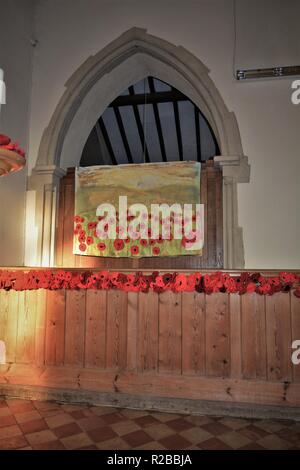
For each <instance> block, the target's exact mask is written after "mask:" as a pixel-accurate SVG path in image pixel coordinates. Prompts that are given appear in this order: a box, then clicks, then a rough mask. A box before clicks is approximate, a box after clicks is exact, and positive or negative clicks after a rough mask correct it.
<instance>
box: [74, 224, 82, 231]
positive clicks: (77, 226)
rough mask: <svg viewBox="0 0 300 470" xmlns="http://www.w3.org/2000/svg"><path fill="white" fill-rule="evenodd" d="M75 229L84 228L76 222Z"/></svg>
mask: <svg viewBox="0 0 300 470" xmlns="http://www.w3.org/2000/svg"><path fill="white" fill-rule="evenodd" d="M75 230H78V232H79V230H82V225H81V224H76V227H75Z"/></svg>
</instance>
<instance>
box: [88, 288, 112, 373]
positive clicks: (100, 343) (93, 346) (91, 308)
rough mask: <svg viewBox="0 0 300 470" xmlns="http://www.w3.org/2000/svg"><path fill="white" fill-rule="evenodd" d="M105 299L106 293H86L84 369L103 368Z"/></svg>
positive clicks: (90, 290)
mask: <svg viewBox="0 0 300 470" xmlns="http://www.w3.org/2000/svg"><path fill="white" fill-rule="evenodd" d="M106 297H107V292H106V291H101V290H94V289H88V290H87V291H86V331H85V367H98V368H102V369H103V368H104V367H105V353H106V306H107V303H106Z"/></svg>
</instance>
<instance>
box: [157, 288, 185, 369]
mask: <svg viewBox="0 0 300 470" xmlns="http://www.w3.org/2000/svg"><path fill="white" fill-rule="evenodd" d="M159 372H161V373H168V374H181V294H179V293H174V292H170V291H167V292H163V293H162V294H159Z"/></svg>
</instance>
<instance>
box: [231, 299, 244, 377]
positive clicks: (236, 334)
mask: <svg viewBox="0 0 300 470" xmlns="http://www.w3.org/2000/svg"><path fill="white" fill-rule="evenodd" d="M229 309H230V376H231V377H236V378H240V377H241V376H242V336H241V331H242V318H241V296H240V295H239V294H231V295H230V296H229Z"/></svg>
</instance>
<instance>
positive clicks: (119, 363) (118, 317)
mask: <svg viewBox="0 0 300 470" xmlns="http://www.w3.org/2000/svg"><path fill="white" fill-rule="evenodd" d="M127 302H128V297H127V293H126V292H123V291H117V290H116V291H113V290H110V291H108V292H107V323H106V324H107V331H106V335H107V342H106V366H107V367H108V368H125V367H126V362H127Z"/></svg>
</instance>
